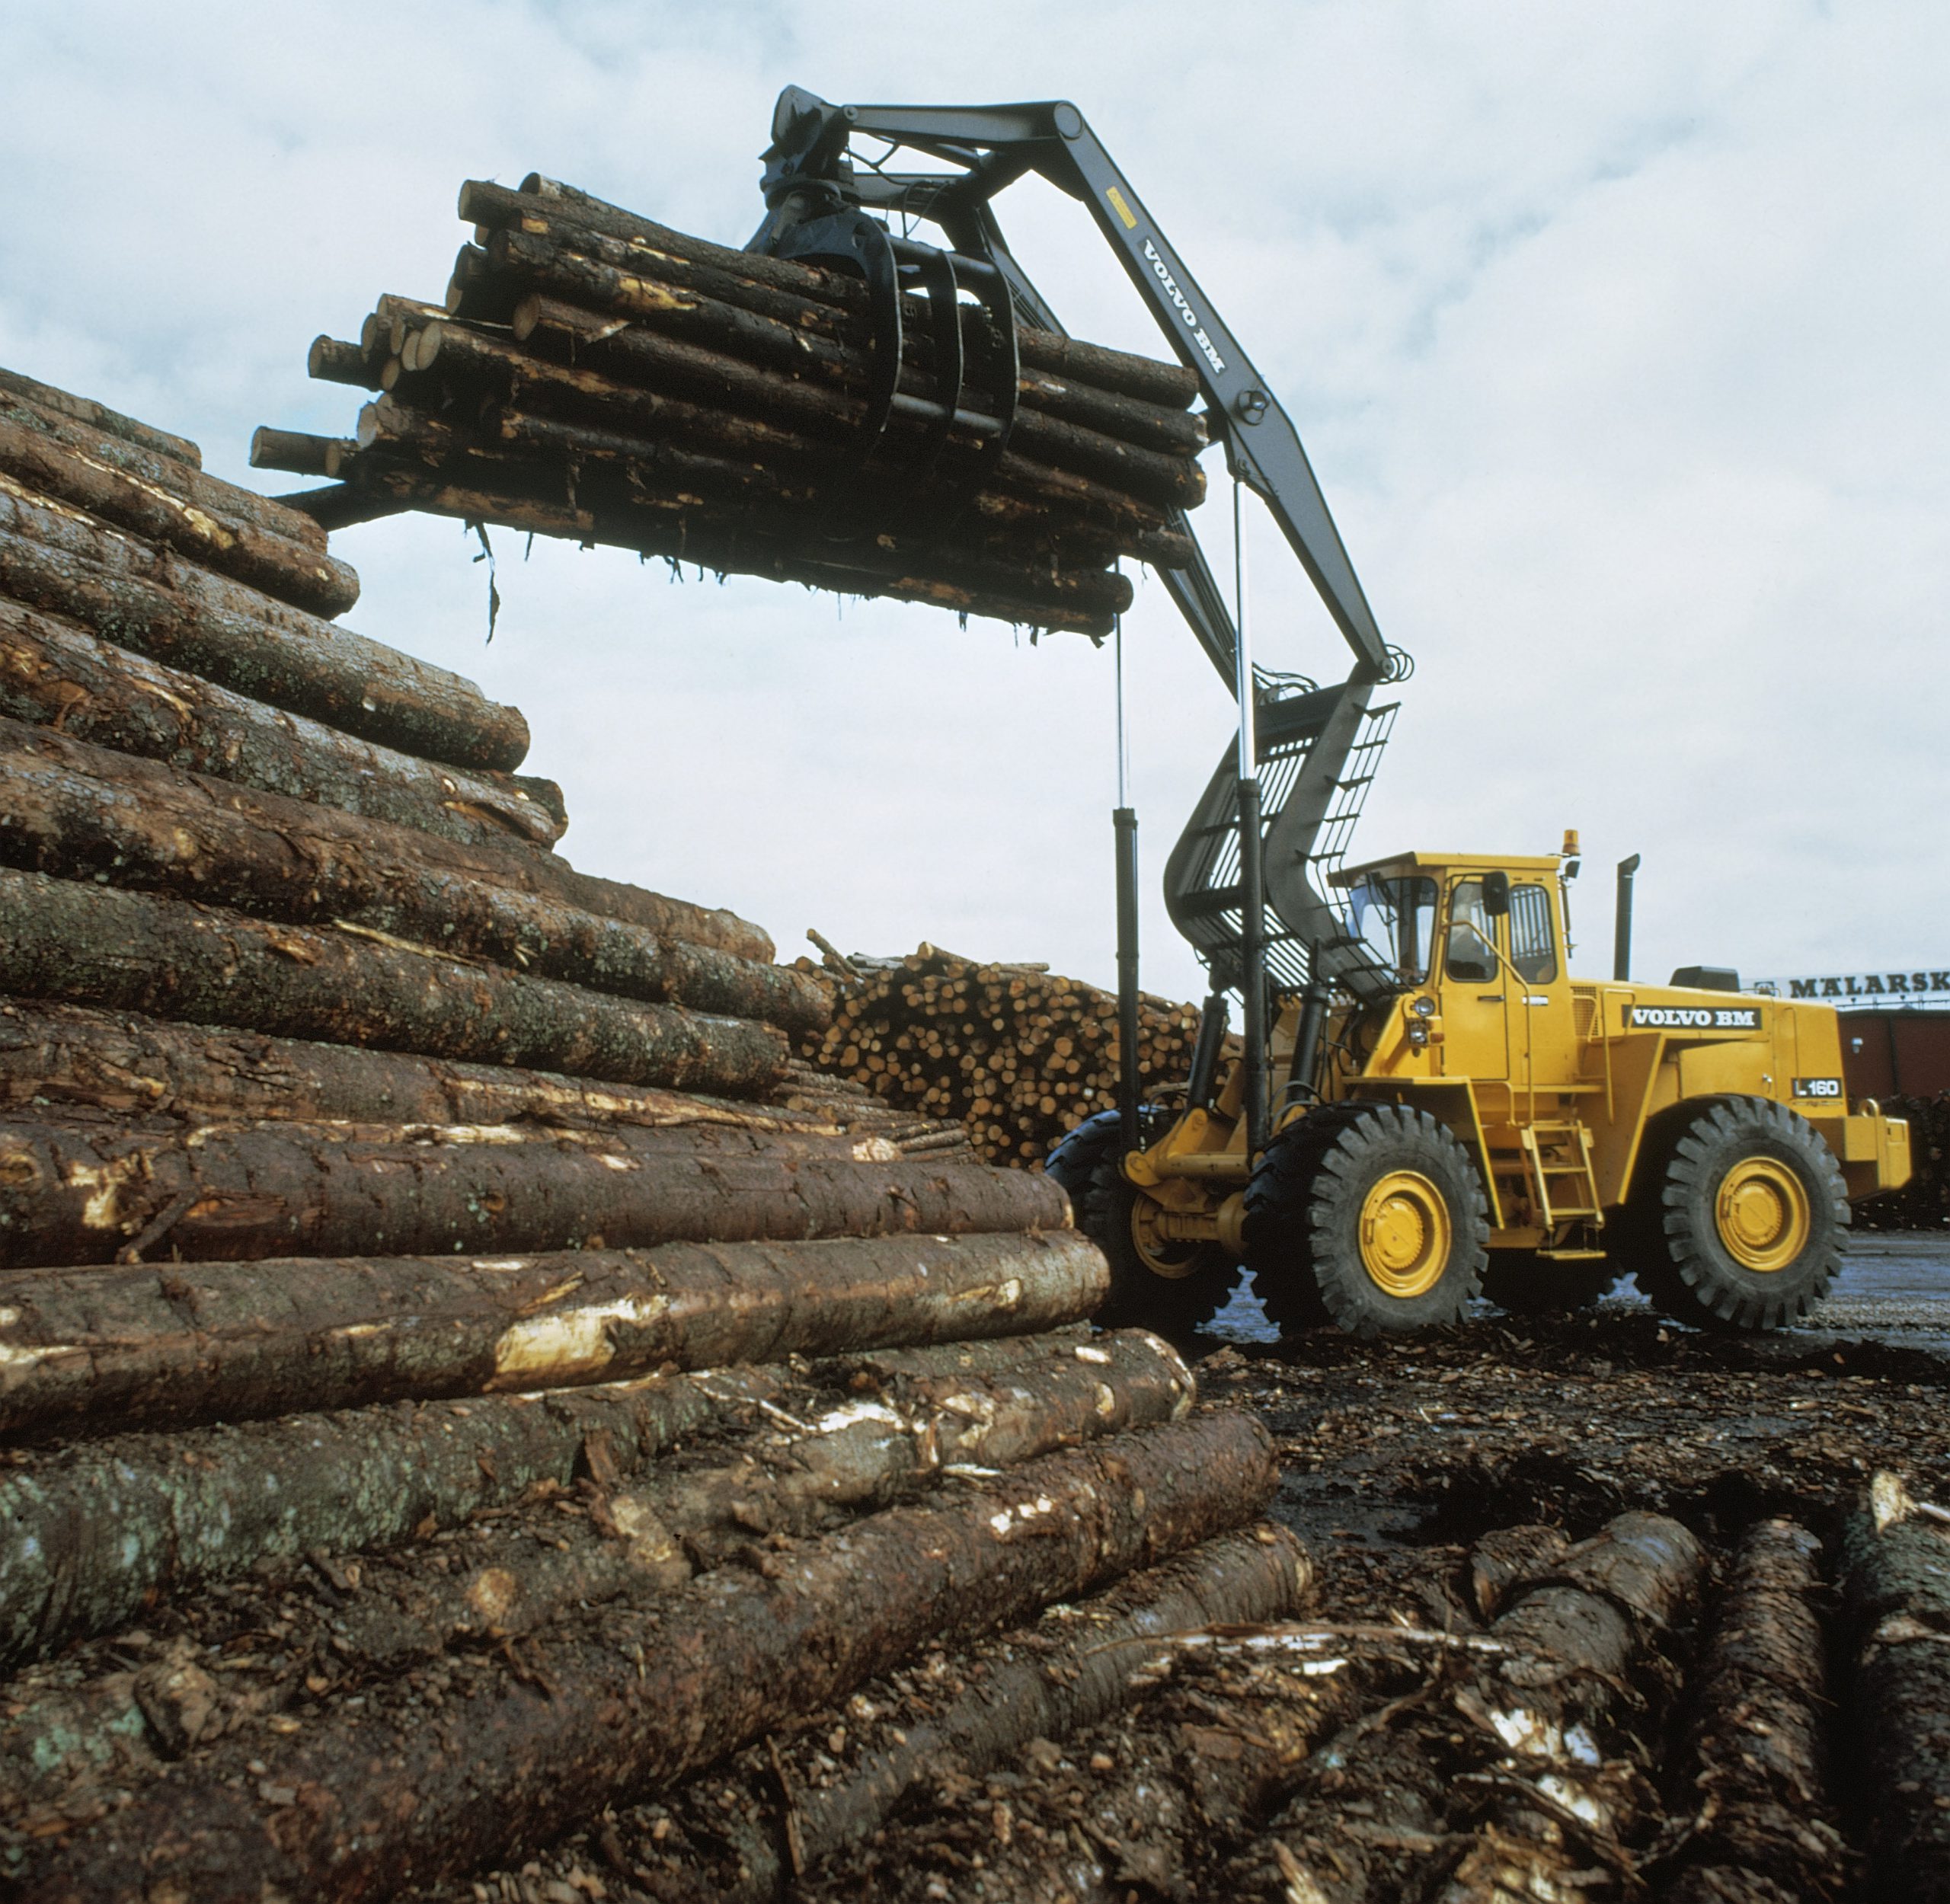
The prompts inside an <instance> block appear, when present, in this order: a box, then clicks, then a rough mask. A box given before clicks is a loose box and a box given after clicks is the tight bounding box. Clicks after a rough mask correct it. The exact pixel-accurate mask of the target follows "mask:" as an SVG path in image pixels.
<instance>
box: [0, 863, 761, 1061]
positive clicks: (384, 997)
mask: <svg viewBox="0 0 1950 1904" xmlns="http://www.w3.org/2000/svg"><path fill="white" fill-rule="evenodd" d="M0 990H4V991H8V992H19V993H21V994H24V995H26V996H27V997H29V998H57V999H61V1000H63V1001H65V1002H68V1003H70V1004H74V1005H94V1006H95V1007H97V1008H102V1009H106V1010H109V1011H145V1012H149V1013H152V1014H154V1015H155V1016H156V1017H163V1018H177V1019H187V1020H189V1021H191V1022H193V1023H195V1024H227V1025H233V1026H235V1027H238V1028H240V1029H241V1030H252V1031H268V1032H273V1033H277V1034H278V1035H280V1036H282V1037H293V1038H318V1039H324V1040H328V1041H329V1042H331V1043H338V1044H354V1045H376V1046H379V1047H380V1048H381V1049H387V1050H394V1051H414V1052H420V1053H424V1054H426V1055H428V1056H433V1057H440V1058H459V1059H468V1060H471V1061H473V1062H481V1063H489V1064H495V1063H499V1064H510V1065H533V1066H539V1067H541V1068H542V1069H546V1070H551V1071H564V1072H574V1073H576V1074H577V1075H580V1076H583V1077H587V1078H602V1079H607V1080H610V1081H614V1082H617V1083H620V1084H635V1085H668V1086H675V1087H678V1088H697V1089H699V1090H705V1091H720V1092H722V1093H724V1094H726V1095H727V1096H731V1097H739V1096H747V1097H748V1096H754V1095H756V1094H759V1093H761V1092H763V1091H767V1090H769V1089H770V1088H772V1086H773V1085H775V1084H776V1083H777V1082H778V1080H779V1078H782V1076H783V1075H785V1059H786V1051H787V1046H786V1043H785V1040H784V1038H783V1037H782V1036H781V1034H780V1033H778V1032H776V1031H775V1030H772V1029H771V1027H769V1026H765V1025H760V1024H753V1023H752V1022H751V1021H748V1020H746V1019H742V1018H726V1017H714V1016H711V1015H710V1014H706V1013H704V1012H698V1011H688V1010H686V1009H685V1008H683V1007H682V1006H679V1005H649V1004H643V1003H639V1002H635V1001H634V1000H629V999H623V998H614V997H612V996H611V995H609V994H608V993H606V992H592V991H590V990H588V989H586V988H584V987H583V986H573V985H564V984H563V983H562V982H560V981H559V980H558V979H537V978H529V977H528V976H525V975H524V974H522V973H516V972H510V971H507V970H503V969H502V968H500V967H498V966H489V965H485V964H480V963H467V962H464V961H462V960H459V959H456V958H454V957H450V956H449V955H448V954H445V953H443V952H440V951H438V950H435V949H433V948H432V947H423V946H419V945H414V944H409V943H408V942H406V941H396V940H394V939H392V938H389V937H388V935H387V934H384V933H375V932H372V931H369V929H367V928H361V927H352V926H347V927H341V928H328V929H326V930H323V931H321V930H318V929H315V928H312V927H309V926H302V925H280V924H275V923H272V922H267V921H265V920H262V919H256V918H251V917H249V916H248V915H246V914H245V913H241V912H232V911H229V910H226V909H222V908H219V907H216V906H197V905H192V904H190V903H189V902H186V901H184V900H181V899H163V898H157V897H154V896H151V895H149V894H148V893H129V892H123V891H120V890H117V889H116V888H114V887H104V886H96V885H93V884H84V883H80V882H78V881H76V880H61V879H50V878H49V877H47V876H46V874H40V873H21V872H15V871H11V870H8V869H5V868H0Z"/></svg>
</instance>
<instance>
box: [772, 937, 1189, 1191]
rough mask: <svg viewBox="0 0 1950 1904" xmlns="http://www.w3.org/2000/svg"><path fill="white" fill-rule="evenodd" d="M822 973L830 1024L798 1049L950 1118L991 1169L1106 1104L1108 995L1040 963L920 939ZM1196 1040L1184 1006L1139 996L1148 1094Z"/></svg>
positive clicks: (1111, 1074) (1113, 1099)
mask: <svg viewBox="0 0 1950 1904" xmlns="http://www.w3.org/2000/svg"><path fill="white" fill-rule="evenodd" d="M801 963H802V964H804V963H805V962H804V961H803V960H802V961H801ZM833 965H837V966H839V970H838V972H837V973H836V976H837V977H838V979H839V984H840V986H841V991H840V995H839V1001H838V1003H837V1005H836V1008H835V1011H834V1013H833V1023H832V1024H831V1025H830V1027H827V1028H826V1030H825V1031H824V1032H823V1033H819V1032H816V1033H810V1034H808V1035H807V1037H804V1039H803V1040H801V1046H800V1049H801V1053H802V1055H803V1056H805V1057H806V1058H807V1059H810V1061H811V1062H814V1063H816V1064H817V1065H820V1067H821V1068H822V1069H825V1070H828V1071H833V1072H838V1073H839V1075H842V1077H847V1078H853V1079H855V1080H856V1081H858V1082H859V1083H861V1084H863V1085H867V1086H868V1088H870V1089H871V1090H873V1091H876V1092H877V1093H878V1094H879V1095H880V1096H881V1097H884V1099H886V1100H887V1102H888V1103H889V1104H893V1105H897V1106H899V1107H902V1108H903V1109H907V1110H913V1111H914V1112H916V1113H919V1114H920V1115H923V1116H925V1117H936V1118H954V1119H957V1120H960V1121H961V1123H963V1124H964V1126H966V1127H967V1131H968V1134H969V1137H970V1141H971V1142H973V1145H974V1146H975V1148H976V1149H977V1151H979V1152H980V1153H981V1154H982V1155H983V1156H984V1157H986V1158H989V1160H990V1161H993V1162H996V1163H1009V1164H1025V1163H1034V1162H1037V1161H1041V1159H1042V1158H1044V1157H1046V1156H1047V1155H1048V1154H1049V1151H1050V1146H1051V1145H1053V1144H1054V1143H1055V1142H1056V1141H1057V1139H1058V1138H1060V1137H1061V1136H1063V1134H1064V1132H1066V1131H1069V1130H1072V1129H1075V1128H1076V1126H1077V1125H1078V1124H1079V1123H1082V1121H1083V1120H1084V1119H1085V1118H1086V1117H1089V1116H1090V1115H1091V1114H1092V1113H1093V1112H1095V1111H1099V1110H1111V1109H1112V1108H1114V1107H1115V1105H1116V1103H1117V1075H1118V1066H1119V1064H1120V1049H1121V1047H1120V1044H1119V1042H1118V1036H1117V998H1116V995H1115V994H1114V993H1112V992H1101V991H1099V990H1098V989H1097V988H1096V987H1095V986H1090V985H1085V984H1083V983H1082V982H1081V981H1079V980H1078V979H1063V978H1058V977H1057V976H1055V975H1054V974H1053V973H1051V972H1050V970H1049V969H1048V968H1047V966H1041V965H983V964H980V963H977V961H976V960H973V959H964V958H961V957H957V956H956V955H955V954H954V953H952V952H944V951H942V950H941V949H940V947H938V946H933V945H929V944H922V946H921V947H919V949H918V950H916V951H914V952H913V953H912V954H909V956H908V957H906V958H904V959H881V960H876V959H870V958H863V957H859V956H858V955H857V954H856V955H855V956H854V957H852V958H849V959H847V960H843V961H836V960H830V961H829V966H833ZM1197 1035H1198V1014H1197V1011H1196V1010H1195V1009H1194V1008H1193V1007H1191V1006H1190V1005H1172V1004H1171V1003H1169V1002H1168V1001H1166V1000H1165V999H1163V998H1152V996H1151V995H1149V993H1146V994H1145V995H1143V998H1142V999H1141V1000H1140V1005H1139V1008H1138V1046H1137V1056H1138V1069H1139V1073H1140V1076H1141V1078H1143V1081H1144V1084H1145V1085H1146V1088H1147V1089H1148V1088H1151V1087H1152V1086H1154V1085H1160V1084H1166V1083H1176V1082H1180V1081H1183V1080H1184V1078H1185V1077H1186V1076H1187V1075H1188V1074H1189V1072H1190V1071H1191V1053H1192V1046H1193V1045H1194V1043H1195V1042H1196V1040H1197Z"/></svg>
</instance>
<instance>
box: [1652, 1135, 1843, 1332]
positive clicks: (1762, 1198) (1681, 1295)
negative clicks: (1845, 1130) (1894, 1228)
mask: <svg viewBox="0 0 1950 1904" xmlns="http://www.w3.org/2000/svg"><path fill="white" fill-rule="evenodd" d="M1671 1117H1672V1122H1671V1123H1670V1126H1668V1129H1667V1133H1666V1142H1664V1144H1663V1145H1661V1147H1660V1148H1659V1149H1658V1150H1657V1151H1656V1152H1654V1153H1653V1155H1652V1157H1651V1159H1650V1160H1648V1164H1647V1165H1645V1166H1642V1170H1643V1171H1644V1175H1643V1177H1642V1181H1641V1182H1640V1183H1639V1184H1636V1185H1635V1186H1634V1187H1633V1191H1632V1219H1633V1221H1632V1229H1633V1232H1634V1235H1633V1239H1632V1256H1631V1260H1632V1273H1633V1275H1634V1276H1635V1277H1636V1279H1637V1280H1638V1286H1639V1287H1640V1288H1641V1289H1643V1290H1644V1291H1645V1294H1646V1295H1648V1297H1650V1298H1651V1301H1652V1302H1653V1303H1654V1305H1655V1306H1656V1307H1658V1308H1661V1309H1663V1310H1664V1311H1665V1312H1666V1313H1667V1315H1670V1316H1671V1317H1672V1318H1673V1320H1674V1321H1680V1322H1690V1323H1696V1324H1699V1325H1700V1326H1701V1327H1705V1328H1709V1329H1719V1330H1723V1331H1728V1332H1734V1333H1750V1332H1755V1331H1760V1330H1763V1329H1778V1328H1780V1327H1783V1326H1784V1325H1785V1324H1789V1323H1792V1322H1798V1321H1800V1320H1801V1318H1803V1317H1804V1316H1805V1315H1807V1314H1808V1311H1809V1310H1810V1309H1811V1308H1813V1307H1814V1305H1815V1304H1816V1303H1817V1302H1819V1301H1820V1300H1821V1298H1822V1297H1823V1296H1824V1295H1826V1294H1827V1292H1828V1286H1829V1285H1830V1283H1832V1282H1833V1280H1834V1279H1835V1274H1836V1272H1837V1270H1839V1269H1840V1267H1841V1258H1842V1241H1843V1237H1844V1236H1846V1234H1847V1232H1848V1227H1849V1200H1848V1192H1847V1188H1846V1184H1845V1183H1844V1181H1843V1176H1842V1170H1841V1166H1840V1164H1837V1162H1836V1161H1835V1157H1834V1153H1833V1152H1832V1151H1830V1149H1829V1148H1828V1146H1827V1145H1826V1144H1825V1143H1824V1142H1822V1141H1821V1137H1820V1136H1818V1135H1817V1132H1816V1131H1815V1129H1814V1126H1812V1125H1811V1124H1810V1123H1808V1120H1806V1119H1805V1118H1804V1117H1797V1116H1796V1115H1795V1113H1794V1112H1792V1111H1791V1110H1789V1109H1788V1108H1787V1107H1786V1106H1785V1104H1776V1103H1774V1102H1773V1101H1772V1100H1771V1099H1769V1098H1766V1097H1715V1098H1708V1099H1705V1100H1703V1101H1700V1102H1699V1103H1697V1104H1688V1105H1682V1106H1680V1107H1679V1108H1678V1110H1676V1111H1675V1112H1674V1113H1671Z"/></svg>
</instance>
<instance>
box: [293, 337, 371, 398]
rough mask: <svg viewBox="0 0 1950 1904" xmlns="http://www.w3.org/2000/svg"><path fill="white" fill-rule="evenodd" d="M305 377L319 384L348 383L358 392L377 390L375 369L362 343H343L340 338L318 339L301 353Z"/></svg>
mask: <svg viewBox="0 0 1950 1904" xmlns="http://www.w3.org/2000/svg"><path fill="white" fill-rule="evenodd" d="M305 374H306V375H308V376H310V377H315V378H316V379H318V381H319V382H321V383H349V384H350V385H353V387H354V388H357V389H360V390H376V389H378V388H379V363H376V362H375V360H374V359H373V356H372V353H371V352H370V351H369V350H367V349H366V347H365V346H364V345H363V343H347V342H345V341H344V339H343V338H340V337H314V338H313V339H312V347H311V349H310V350H308V352H307V353H305Z"/></svg>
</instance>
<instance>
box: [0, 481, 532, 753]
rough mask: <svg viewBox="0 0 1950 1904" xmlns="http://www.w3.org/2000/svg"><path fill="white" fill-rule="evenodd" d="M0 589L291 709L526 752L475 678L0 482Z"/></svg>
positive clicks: (396, 739)
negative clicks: (468, 678) (322, 618)
mask: <svg viewBox="0 0 1950 1904" xmlns="http://www.w3.org/2000/svg"><path fill="white" fill-rule="evenodd" d="M0 593H5V594H6V595H8V596H11V597H12V598H13V599H14V600H16V601H18V602H24V603H25V604H26V605H27V606H29V607H30V608H36V609H41V610H42V611H43V612H45V613H47V614H50V615H68V616H70V617H72V618H73V619H74V620H75V621H80V622H82V623H84V624H85V625H86V626H88V627H89V628H92V629H94V631H95V632H96V633H97V634H100V635H102V636H103V637H105V638H106V639H107V640H109V641H113V642H114V643H115V644H117V646H118V647H124V648H130V649H133V650H134V651H135V652H136V653H138V654H142V655H146V656H149V659H150V660H153V661H158V662H161V663H163V664H164V665H165V666H172V667H179V668H184V669H187V670H188V671H189V672H191V673H193V674H198V675H201V676H203V678H204V679H206V680H209V681H214V682H217V683H218V684H219V685H220V686H222V687H226V688H233V689H235V691H236V692H238V693H239V694H245V695H249V696H251V698H253V699H254V700H258V701H269V702H270V704H272V705H273V707H278V708H286V709H288V710H289V711H290V712H291V713H293V714H308V715H310V716H311V717H312V719H314V720H322V721H324V722H325V723H326V724H328V726H331V727H337V728H340V729H342V730H344V732H346V733H353V734H357V735H359V736H361V738H363V739H365V740H376V741H379V742H381V743H383V744H385V746H390V747H397V748H398V749H400V750H401V752H404V753H411V754H419V755H421V756H424V757H425V758H427V759H434V760H446V761H450V762H452V763H453V764H454V765H456V766H462V767H485V768H497V769H500V770H501V771H503V772H506V771H509V770H511V769H513V768H516V767H519V765H521V762H522V758H523V756H524V755H525V754H526V752H528V724H527V722H526V720H523V718H522V716H521V714H520V711H519V709H516V708H503V707H500V706H497V704H495V703H494V702H493V701H490V700H488V698H486V696H484V695H483V694H482V693H481V690H480V689H479V688H478V687H476V686H475V685H474V683H473V682H471V681H464V680H462V679H461V677H460V676H459V675H455V674H449V673H448V672H447V671H446V669H444V668H436V667H434V666H432V665H430V663H427V662H424V661H416V660H414V659H412V657H411V656H408V655H404V654H401V653H399V652H398V650H396V649H393V648H388V647H385V646H383V645H382V644H380V643H379V642H377V641H367V640H366V639H365V638H364V637H363V636H360V635H356V634H353V633H352V631H350V629H347V628H337V627H334V625H332V624H331V623H330V622H328V621H320V620H319V619H318V618H316V617H315V616H312V615H306V614H305V613H303V612H301V611H300V610H299V609H295V608H291V607H289V606H287V605H286V604H284V603H283V602H278V601H275V600H273V599H272V598H271V597H270V596H267V595H264V594H261V593H259V592H258V591H257V590H256V589H251V588H247V587H245V586H244V585H243V584H241V583H238V582H235V581H232V580H229V579H228V578H226V577H223V576H220V575H216V574H213V573H210V572H209V570H206V569H202V568H199V567H197V566H196V565H195V564H193V563H190V562H187V561H183V560H181V559H180V558H179V557H175V556H173V555H171V554H168V552H167V551H164V550H161V549H157V548H149V547H147V546H145V545H143V544H142V543H141V542H139V541H136V540H134V539H133V538H130V537H129V536H126V535H123V534H121V533H120V532H119V531H117V530H116V529H112V528H110V527H109V526H107V524H105V523H103V522H98V521H96V520H95V519H94V518H92V517H91V516H87V515H85V514H83V513H82V512H80V511H79V510H72V509H66V508H62V507H61V506H59V505H55V504H50V503H47V502H46V500H44V499H42V498H40V497H35V496H33V495H30V494H28V493H27V491H25V490H22V489H21V488H20V487H19V486H18V484H14V483H12V482H11V481H9V480H8V479H7V478H5V477H4V476H0Z"/></svg>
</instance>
